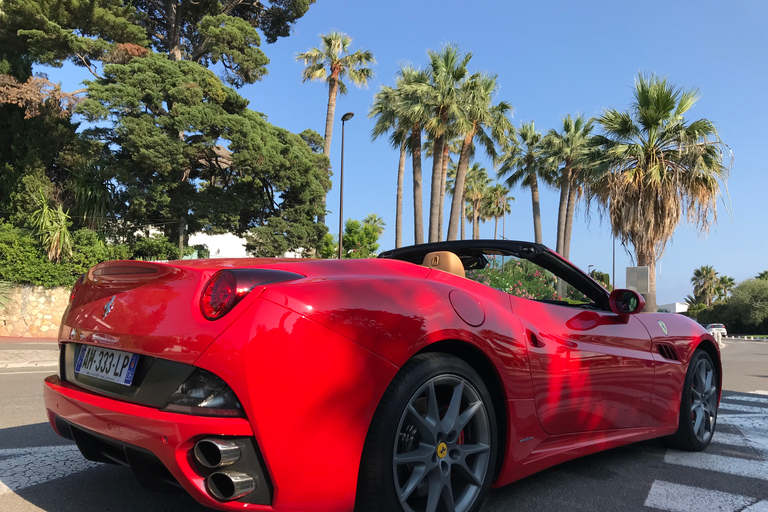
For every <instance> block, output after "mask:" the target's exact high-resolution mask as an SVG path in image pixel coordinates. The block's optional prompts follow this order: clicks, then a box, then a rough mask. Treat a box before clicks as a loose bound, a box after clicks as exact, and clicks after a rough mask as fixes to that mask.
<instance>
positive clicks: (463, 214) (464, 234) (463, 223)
mask: <svg viewBox="0 0 768 512" xmlns="http://www.w3.org/2000/svg"><path fill="white" fill-rule="evenodd" d="M453 194H454V197H456V191H455V190H454V192H453ZM465 206H466V205H465V203H464V191H463V190H462V191H461V239H462V240H466V239H467V210H466V208H465ZM451 209H453V208H451ZM448 240H450V238H449V239H448Z"/></svg>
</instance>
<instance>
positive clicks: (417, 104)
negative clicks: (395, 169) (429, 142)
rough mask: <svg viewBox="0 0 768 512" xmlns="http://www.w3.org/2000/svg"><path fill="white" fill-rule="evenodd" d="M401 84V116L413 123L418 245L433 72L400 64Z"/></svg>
mask: <svg viewBox="0 0 768 512" xmlns="http://www.w3.org/2000/svg"><path fill="white" fill-rule="evenodd" d="M398 75H399V76H400V77H401V78H402V81H401V82H399V83H398V93H399V97H400V100H401V101H400V103H398V110H397V115H398V117H400V118H401V119H403V122H404V123H405V124H406V125H407V126H410V128H411V136H410V138H409V140H408V147H409V149H410V151H411V157H412V165H413V238H414V244H423V243H424V207H423V192H422V179H421V133H422V131H423V129H424V124H425V123H426V122H427V121H428V120H429V117H430V112H429V110H428V109H427V108H426V106H425V100H424V94H425V91H426V90H428V88H429V74H428V73H427V72H426V71H421V70H417V69H415V68H414V67H412V66H407V65H406V66H400V69H399V70H398Z"/></svg>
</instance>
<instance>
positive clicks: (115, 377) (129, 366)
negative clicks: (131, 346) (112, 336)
mask: <svg viewBox="0 0 768 512" xmlns="http://www.w3.org/2000/svg"><path fill="white" fill-rule="evenodd" d="M138 361H139V354H131V353H130V352H122V351H120V350H112V349H109V348H102V347H94V346H92V345H84V346H83V347H82V348H81V349H80V357H78V358H77V363H76V364H75V373H80V374H83V375H88V376H90V377H96V378H97V379H102V380H108V381H109V382H116V383H118V384H122V385H124V386H130V385H131V382H133V375H134V374H135V373H136V364H137V363H138Z"/></svg>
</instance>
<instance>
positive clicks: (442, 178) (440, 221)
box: [437, 144, 451, 242]
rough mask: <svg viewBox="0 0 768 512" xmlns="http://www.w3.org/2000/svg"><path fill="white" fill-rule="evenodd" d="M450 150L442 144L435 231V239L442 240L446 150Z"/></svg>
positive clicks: (446, 176) (446, 174) (446, 162)
mask: <svg viewBox="0 0 768 512" xmlns="http://www.w3.org/2000/svg"><path fill="white" fill-rule="evenodd" d="M450 150H451V148H450V146H448V144H443V163H442V166H443V171H442V173H441V176H440V205H439V211H438V225H439V226H440V229H438V231H437V241H438V242H440V241H442V240H443V209H444V208H443V207H444V206H445V182H446V180H447V179H448V152H449V151H450Z"/></svg>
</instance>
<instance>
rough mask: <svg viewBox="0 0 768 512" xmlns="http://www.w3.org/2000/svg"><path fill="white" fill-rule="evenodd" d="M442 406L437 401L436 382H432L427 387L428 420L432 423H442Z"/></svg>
mask: <svg viewBox="0 0 768 512" xmlns="http://www.w3.org/2000/svg"><path fill="white" fill-rule="evenodd" d="M439 409H440V407H439V405H438V403H437V394H436V393H435V383H434V382H430V383H429V386H428V387H427V420H428V421H429V423H431V424H432V425H435V426H437V425H439V424H440V410H439Z"/></svg>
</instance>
